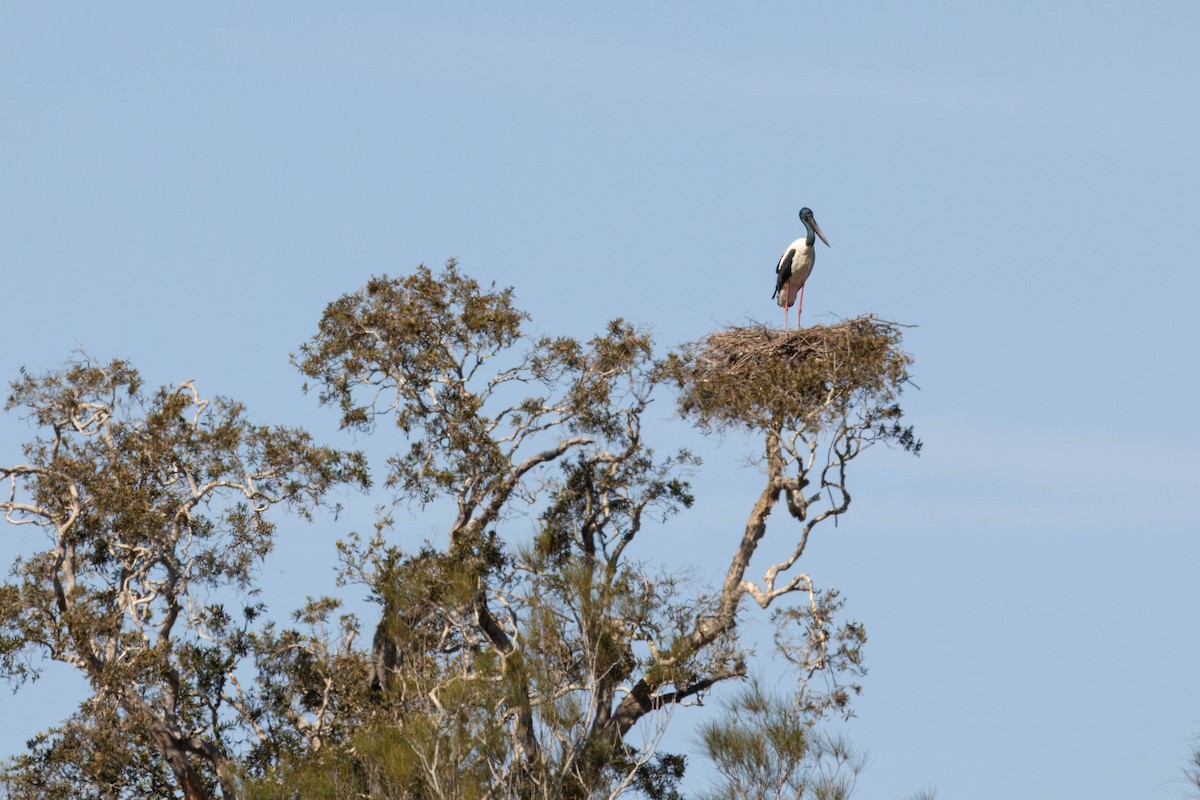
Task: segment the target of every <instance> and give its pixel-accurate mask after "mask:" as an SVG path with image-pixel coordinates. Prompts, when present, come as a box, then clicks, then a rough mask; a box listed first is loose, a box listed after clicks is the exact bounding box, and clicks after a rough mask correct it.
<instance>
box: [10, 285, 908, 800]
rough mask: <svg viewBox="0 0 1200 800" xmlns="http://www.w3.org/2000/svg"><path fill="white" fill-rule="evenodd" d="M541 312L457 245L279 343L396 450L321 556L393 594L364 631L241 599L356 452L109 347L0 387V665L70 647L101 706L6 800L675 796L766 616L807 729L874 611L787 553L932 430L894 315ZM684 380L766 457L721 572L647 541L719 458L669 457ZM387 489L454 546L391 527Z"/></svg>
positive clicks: (725, 540)
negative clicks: (9, 446)
mask: <svg viewBox="0 0 1200 800" xmlns="http://www.w3.org/2000/svg"><path fill="white" fill-rule="evenodd" d="M527 323H528V316H527V315H526V314H525V313H524V312H522V311H521V310H520V309H519V308H517V306H516V305H515V302H514V298H513V293H512V291H511V290H509V289H499V290H498V289H495V288H485V287H482V286H480V285H479V283H478V282H476V281H475V280H473V279H471V278H470V277H468V276H467V275H465V274H464V273H463V272H462V271H461V270H460V269H459V268H458V266H457V264H455V263H454V262H449V263H448V264H447V266H446V267H445V269H443V270H441V271H438V272H435V271H433V270H430V269H428V268H426V267H423V266H422V267H419V268H418V269H416V270H415V271H414V272H413V273H412V274H409V275H406V276H403V277H399V278H389V277H386V276H385V277H380V278H374V279H372V280H371V281H369V282H368V283H367V284H366V286H364V287H363V288H361V289H359V290H357V291H354V292H351V293H349V294H346V295H345V296H343V297H341V298H338V299H337V300H335V301H334V302H332V303H331V304H329V306H328V307H327V309H326V310H325V313H324V315H323V316H322V318H321V320H320V322H319V324H318V327H317V330H316V332H315V334H314V335H313V336H312V337H311V338H310V339H309V340H308V341H307V342H306V343H304V344H303V345H302V346H301V347H300V349H299V351H298V352H297V353H296V355H295V356H294V362H295V364H296V366H297V367H298V369H299V370H300V371H301V373H302V374H303V375H304V376H305V377H306V379H307V380H308V382H309V385H308V387H307V388H308V389H311V390H312V391H314V392H315V393H316V395H317V398H318V400H319V402H320V403H322V404H324V405H327V406H332V407H334V408H336V409H337V411H338V412H339V414H340V419H341V425H342V426H343V428H346V429H348V430H351V431H354V432H357V433H360V434H369V435H372V436H374V437H377V438H378V439H379V440H382V441H383V442H385V443H387V444H388V447H387V449H389V450H390V451H391V455H390V457H389V458H388V459H387V461H386V466H385V468H384V470H383V482H382V486H383V491H385V492H387V493H389V494H390V497H389V498H387V501H386V502H385V503H383V504H382V505H381V506H380V509H379V518H378V522H377V525H376V528H375V530H374V531H373V532H370V533H364V534H363V535H358V534H350V535H347V536H345V537H344V538H343V539H341V540H340V541H339V542H338V543H337V550H336V554H335V556H333V557H331V566H336V567H337V569H338V571H339V577H340V579H341V580H342V581H345V582H356V583H360V584H363V585H365V586H366V587H368V589H369V590H370V593H371V596H372V597H373V598H374V599H375V600H377V601H378V603H379V610H380V614H379V619H378V622H377V623H375V625H374V631H373V635H372V636H370V637H362V636H361V635H360V631H361V628H362V623H360V621H359V620H358V619H357V618H356V617H355V616H353V615H351V614H347V613H344V612H343V611H342V609H341V607H340V601H339V599H337V598H314V599H312V600H311V601H310V602H309V603H308V605H307V606H306V607H305V608H303V609H301V610H299V611H298V612H297V613H296V614H295V617H294V619H293V623H294V624H291V625H283V624H281V623H280V622H279V621H277V620H268V619H266V618H265V617H264V616H263V608H262V607H261V606H260V605H257V604H256V603H255V600H254V598H253V597H252V596H250V597H248V599H247V600H246V601H245V602H244V603H243V604H242V606H243V607H242V608H241V609H240V610H239V609H235V608H233V606H232V605H230V603H229V602H227V598H229V597H232V596H233V595H234V594H236V593H237V592H242V593H244V594H248V595H252V593H253V590H254V588H255V569H256V568H257V566H258V565H259V564H260V563H261V562H262V560H263V559H264V558H266V557H267V555H268V553H269V551H270V550H271V547H272V543H273V541H274V526H273V524H272V522H271V521H270V520H269V519H268V513H269V512H271V510H272V508H273V507H276V506H284V507H290V508H292V509H293V510H295V511H297V512H298V513H299V514H301V515H302V516H306V515H311V514H312V513H313V512H314V510H315V509H316V508H318V507H319V506H320V505H322V504H325V503H326V502H327V501H326V499H325V497H326V493H327V491H328V490H329V489H330V488H331V487H333V486H335V485H337V484H341V483H350V484H358V485H364V486H365V485H366V482H367V475H366V466H365V463H364V459H363V457H362V456H361V455H359V454H354V453H346V452H341V451H337V450H333V449H329V448H323V447H318V446H316V445H314V444H313V443H312V441H311V439H310V438H309V437H308V435H307V434H305V433H304V432H302V431H297V430H291V429H284V428H266V427H259V426H255V425H252V424H250V423H249V422H248V421H247V420H246V419H245V416H244V413H243V409H242V408H241V406H239V405H238V404H237V403H234V402H232V401H228V400H223V399H220V398H217V399H214V400H205V399H202V398H201V395H200V394H199V392H198V391H197V390H196V389H195V388H194V386H193V385H192V383H191V382H185V383H183V384H180V385H179V386H176V387H173V388H163V389H159V390H157V391H156V392H146V391H145V390H144V389H143V386H142V381H141V378H140V376H138V374H137V372H136V371H134V370H133V369H132V368H131V367H129V366H128V365H127V364H124V363H122V362H113V363H111V364H107V365H96V364H93V363H91V362H90V361H88V360H86V359H80V360H78V361H77V362H76V363H74V364H72V365H70V366H69V367H68V368H67V369H64V370H61V371H57V372H51V373H47V374H46V375H42V376H36V377H35V376H30V375H25V376H24V377H23V378H22V379H21V380H19V381H17V382H16V383H15V384H14V385H13V392H12V395H11V397H10V400H9V404H8V407H9V408H10V409H19V410H21V411H23V412H25V413H26V414H28V415H29V418H30V420H31V421H32V422H33V423H34V425H36V426H37V429H38V434H37V435H36V436H35V438H34V439H33V440H32V441H31V442H30V443H29V444H28V445H27V447H26V451H25V461H24V463H21V464H15V465H13V466H10V467H2V468H0V479H3V480H4V481H5V482H6V484H7V495H6V498H7V499H5V500H4V501H3V503H0V508H3V509H4V511H5V515H6V519H7V520H8V522H9V523H11V528H12V530H13V531H15V532H17V533H20V532H22V531H37V530H40V531H41V532H42V533H43V534H44V538H43V540H42V541H43V543H44V544H43V545H42V549H37V548H36V547H33V546H32V545H27V546H25V549H24V550H23V553H24V554H23V555H21V556H20V557H18V558H17V560H16V563H15V565H14V568H13V572H12V579H11V580H10V581H9V582H7V583H6V584H5V585H4V586H3V588H2V589H0V667H2V668H3V671H4V672H5V674H6V675H8V676H9V677H11V678H13V679H15V680H17V681H20V680H22V679H24V678H27V677H30V676H31V675H32V674H34V672H35V671H36V668H37V666H38V665H39V663H40V662H39V661H38V659H39V658H46V657H48V658H50V659H54V660H58V661H61V662H64V663H66V664H69V665H71V666H73V667H75V668H76V669H78V670H79V671H80V672H81V673H82V674H83V675H84V676H85V677H86V678H87V679H88V681H89V684H90V686H91V690H92V695H91V696H90V697H89V698H88V700H87V701H85V702H84V703H83V704H82V705H81V707H80V709H79V711H78V712H77V713H76V715H75V716H74V717H72V718H71V719H70V720H68V721H66V722H65V723H63V724H62V725H59V726H57V727H56V728H54V729H51V730H50V731H47V732H46V733H45V734H43V735H42V736H41V737H39V738H38V739H37V740H36V741H35V742H33V743H32V746H31V748H30V750H29V752H28V753H26V754H24V755H22V756H20V757H18V758H17V759H16V760H15V762H13V763H12V764H11V765H10V767H9V769H8V772H7V780H8V781H9V784H8V785H9V789H10V792H12V793H14V794H16V795H17V796H38V797H53V796H62V797H68V796H70V797H75V796H87V797H97V798H100V797H104V798H108V797H156V796H157V797H165V796H176V795H177V794H178V793H179V792H182V793H183V794H184V796H186V797H188V798H202V797H215V796H217V795H220V796H222V797H225V798H233V797H244V798H300V797H303V798H349V797H364V798H365V797H372V798H484V797H495V798H507V797H521V798H535V797H547V798H548V797H554V798H560V797H561V798H583V797H588V798H591V797H616V796H619V795H623V794H631V793H636V794H641V795H644V796H648V797H653V798H662V800H673V799H676V798H679V797H680V792H679V786H680V783H679V782H680V779H681V777H682V775H683V771H684V760H683V758H682V757H681V756H678V755H674V754H669V753H660V752H657V744H658V738H659V737H660V736H661V735H662V733H663V732H664V730H665V729H666V726H667V725H668V724H671V723H672V721H673V720H675V719H677V718H678V717H679V716H680V715H679V714H672V711H673V710H674V709H680V708H682V707H684V706H687V705H690V704H693V703H696V702H698V701H699V700H700V699H701V698H703V697H705V696H706V695H707V694H709V693H710V692H712V690H713V689H714V688H716V687H718V686H720V685H721V684H723V683H726V682H730V681H736V680H739V679H741V678H743V677H745V676H746V675H747V673H748V666H747V664H748V661H749V659H750V656H751V653H752V651H753V650H754V648H755V646H756V644H757V643H756V642H754V641H743V638H742V632H743V628H744V625H745V622H746V621H747V620H748V619H750V618H751V615H752V614H761V615H764V616H766V617H768V618H769V619H771V620H773V621H774V623H775V625H776V635H775V641H774V646H775V647H776V648H777V649H778V651H779V652H780V653H781V654H782V655H783V656H784V657H785V658H787V659H789V660H790V661H791V663H792V664H793V666H794V667H795V670H796V675H797V691H796V694H795V697H794V703H795V705H794V710H793V713H792V716H789V717H787V719H788V720H790V723H789V724H792V725H794V726H799V727H800V728H803V729H804V730H802V731H801V734H802V735H803V736H808V734H807V732H806V731H807V729H809V728H811V727H812V726H813V725H814V724H815V723H816V721H817V720H819V719H820V718H821V717H822V716H823V715H825V714H827V713H847V711H848V708H849V704H850V702H851V699H852V696H853V694H854V693H855V691H856V689H857V687H856V685H855V684H854V682H853V680H854V677H855V676H856V675H857V674H858V673H860V672H861V670H862V645H863V642H864V641H865V637H866V634H865V630H864V628H863V627H862V626H861V625H859V624H858V623H855V622H847V621H843V620H841V619H840V615H839V608H840V604H841V600H840V598H839V596H838V594H837V593H836V591H834V590H832V589H831V588H828V587H821V586H820V585H819V583H820V582H819V581H818V580H817V579H815V578H814V577H813V576H810V575H809V574H807V573H805V572H803V571H801V569H800V567H801V558H802V556H803V554H804V552H805V548H806V547H807V543H808V541H809V538H810V535H811V534H812V533H813V532H814V530H815V529H816V528H817V527H818V526H820V525H822V524H824V523H828V522H829V521H831V520H836V519H837V517H839V516H840V515H841V514H844V513H845V512H846V511H847V510H848V509H849V506H850V497H851V496H850V490H849V484H848V479H847V476H848V467H849V465H850V464H851V462H852V461H853V460H854V459H856V458H857V457H858V456H859V455H860V454H861V453H862V452H863V451H864V450H865V449H867V448H869V447H870V446H872V445H873V444H876V443H880V442H883V443H889V444H895V445H899V446H901V447H904V448H906V449H909V450H914V451H915V450H917V449H919V446H920V443H919V442H918V441H917V440H916V439H915V438H914V436H913V434H912V431H911V429H910V428H906V427H904V426H902V425H901V421H902V414H901V411H900V408H899V406H898V405H897V402H896V401H897V397H898V395H899V392H900V390H901V389H902V388H903V385H904V384H905V382H906V381H907V378H908V373H907V367H908V365H909V359H908V356H907V355H906V354H905V353H904V352H903V351H902V350H901V349H900V334H901V330H900V328H899V327H898V326H896V325H894V324H891V323H887V322H882V321H879V320H875V319H872V318H861V319H858V320H851V321H849V322H846V323H841V324H838V325H833V326H817V327H814V328H808V329H803V330H801V331H797V332H792V333H784V332H779V331H770V330H766V329H764V328H761V327H750V328H732V329H728V330H725V331H719V332H717V333H714V334H712V335H711V336H709V337H706V338H705V339H703V340H701V341H700V342H697V343H694V344H692V345H685V346H684V347H682V348H679V349H676V350H675V351H673V352H669V353H661V352H659V351H656V349H655V346H654V342H653V341H652V338H651V336H650V335H649V333H648V332H647V331H645V330H643V329H640V328H638V327H636V326H634V325H632V324H630V323H628V322H626V321H624V320H620V319H618V320H614V321H613V322H611V323H610V324H609V325H608V326H607V327H606V328H605V329H604V330H603V331H602V332H601V333H599V334H597V335H596V336H594V337H592V338H590V339H587V340H581V339H576V338H572V337H565V336H533V335H531V334H529V333H528V332H527V330H526V326H527ZM669 396H674V397H675V398H676V400H677V410H678V416H679V418H680V419H681V420H682V421H683V423H684V424H687V425H689V426H691V427H692V428H694V429H695V430H697V431H699V432H701V433H705V432H723V431H727V430H730V429H735V430H738V431H741V432H744V433H746V434H748V435H749V436H750V437H751V441H754V442H758V443H761V447H762V449H761V452H760V453H759V454H758V455H759V457H760V460H761V464H762V467H763V469H762V475H763V484H762V488H761V490H760V491H759V493H758V494H757V496H755V497H750V498H747V518H746V522H745V523H744V525H741V526H739V527H738V528H737V529H736V530H730V531H727V532H722V531H714V530H709V531H708V533H707V536H708V540H707V541H706V542H705V548H706V551H708V552H709V553H721V552H722V551H724V552H725V553H726V556H725V557H726V558H727V561H726V562H725V567H724V578H723V579H722V581H721V582H720V583H719V585H716V586H712V587H704V586H702V585H699V583H698V582H696V581H691V580H686V579H684V578H681V577H680V575H681V570H680V569H679V567H680V566H681V565H680V564H677V563H656V564H651V563H645V562H643V561H639V560H638V559H637V558H635V553H637V552H639V549H638V548H637V547H636V546H635V543H636V542H637V541H638V540H639V537H645V536H647V535H653V533H654V532H655V531H656V530H658V529H659V528H660V526H661V525H662V524H663V523H664V522H666V521H667V520H668V519H669V518H671V517H674V516H675V515H678V514H681V513H682V512H684V511H685V510H686V509H688V508H689V507H691V506H692V504H693V502H694V497H693V494H692V489H691V486H690V485H689V482H688V479H689V476H690V475H691V474H692V473H694V472H695V471H697V470H700V469H701V468H702V465H701V464H700V463H699V461H698V459H696V458H695V457H694V456H693V455H692V454H691V453H690V452H688V451H687V450H679V451H674V452H668V453H663V452H659V451H658V450H657V449H655V448H654V447H653V446H652V443H651V441H650V434H651V432H652V431H650V430H649V429H650V428H651V427H652V426H651V425H649V424H647V411H648V409H649V408H651V404H652V403H653V402H654V401H655V400H656V399H658V398H662V397H669ZM659 407H661V406H659ZM658 416H660V417H661V416H662V415H661V414H659V415H658ZM725 467H727V465H726V464H716V465H715V469H717V470H720V469H723V468H725ZM708 468H709V469H713V468H714V467H713V466H711V465H710V466H708ZM398 506H399V507H406V508H408V509H410V510H411V511H412V512H413V513H414V514H415V515H417V516H418V518H419V519H421V521H422V527H424V528H426V529H428V524H427V523H428V522H429V521H438V524H439V525H440V530H441V533H440V535H437V536H433V537H432V538H430V539H428V540H425V541H413V540H412V538H411V536H404V535H401V536H397V535H396V528H397V527H398V526H397V525H396V524H395V518H396V517H397V516H398V515H397V514H396V513H395V510H396V508H397V507H398ZM769 521H770V522H771V524H772V525H773V526H774V525H778V526H779V531H778V532H777V533H775V534H774V535H773V536H772V537H770V539H768V538H767V537H766V536H765V534H766V530H767V525H768V522H769ZM710 527H711V526H710ZM400 533H401V534H406V533H407V532H406V531H400ZM691 558H692V555H691V554H681V560H682V561H687V560H690V559H691ZM334 562H336V563H334ZM752 562H753V563H755V564H759V565H765V567H766V568H765V572H764V573H763V574H762V575H761V577H756V576H754V575H752V574H751V571H750V565H751V563H752ZM364 638H369V639H370V644H369V646H368V645H367V643H366V642H365V641H364ZM714 741H716V740H714ZM804 741H816V739H815V738H812V737H809V738H807V739H804ZM714 757H717V754H716V751H714ZM726 763H727V764H728V765H730V766H731V768H732V765H733V762H726Z"/></svg>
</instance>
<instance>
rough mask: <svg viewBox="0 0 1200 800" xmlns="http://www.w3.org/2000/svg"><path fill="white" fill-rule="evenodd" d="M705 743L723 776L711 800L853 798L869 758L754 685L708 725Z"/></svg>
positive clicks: (793, 706)
mask: <svg viewBox="0 0 1200 800" xmlns="http://www.w3.org/2000/svg"><path fill="white" fill-rule="evenodd" d="M700 743H701V745H702V746H703V748H704V751H705V754H706V755H707V756H708V757H709V758H710V759H712V761H713V763H714V764H715V766H716V767H717V771H718V772H719V773H720V775H721V782H720V783H719V784H717V785H716V786H715V787H714V788H713V789H712V791H710V792H708V793H705V794H704V795H702V796H703V797H705V798H707V799H708V800H726V799H728V800H740V799H741V798H751V797H753V798H778V799H779V800H784V799H785V798H786V799H787V800H802V799H804V798H813V800H827V799H828V800H835V799H836V800H840V799H841V798H845V797H849V796H850V793H851V792H852V791H853V788H854V782H855V778H856V777H857V775H858V774H859V772H860V771H861V770H862V768H863V766H864V764H865V759H864V758H863V757H862V756H860V755H858V754H856V753H855V752H854V751H853V750H852V749H851V748H850V747H849V746H848V745H846V744H845V743H844V742H842V741H840V740H837V739H831V738H829V737H825V736H822V735H820V734H819V733H817V732H816V731H815V730H814V729H813V718H812V717H811V716H810V715H809V713H808V712H807V711H806V710H805V709H804V708H803V707H802V705H798V704H797V703H794V702H792V701H790V700H788V699H787V698H783V697H779V696H776V695H773V694H771V693H769V692H767V691H766V690H765V689H764V688H763V687H762V685H761V684H759V683H758V682H757V681H751V682H750V683H749V685H747V686H746V687H744V688H743V689H742V690H741V691H740V692H739V693H738V694H737V695H736V696H735V697H734V698H733V699H732V700H730V701H729V702H727V703H725V714H724V715H723V717H722V719H720V720H718V721H715V722H710V723H708V724H706V725H704V726H703V727H702V728H701V731H700Z"/></svg>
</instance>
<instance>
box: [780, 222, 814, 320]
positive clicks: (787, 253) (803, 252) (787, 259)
mask: <svg viewBox="0 0 1200 800" xmlns="http://www.w3.org/2000/svg"><path fill="white" fill-rule="evenodd" d="M816 260H817V248H816V243H815V242H814V243H813V244H811V245H810V244H809V243H808V240H807V239H797V240H796V241H794V242H792V243H791V244H790V245H788V248H787V250H784V251H783V255H782V256H780V257H779V264H778V265H776V267H775V275H776V278H778V276H779V275H780V273H782V272H783V271H784V270H788V271H790V273H791V275H790V276H789V277H787V278H786V279H785V280H786V281H787V285H786V288H787V292H786V293H785V292H783V291H780V292H779V295H778V298H777V300H776V302H777V303H779V306H780V307H781V308H791V307H792V306H794V305H796V295H798V294H800V289H801V288H803V287H804V282H805V281H807V280H808V276H809V275H811V274H812V268H813V262H815V261H816ZM785 303H786V305H785Z"/></svg>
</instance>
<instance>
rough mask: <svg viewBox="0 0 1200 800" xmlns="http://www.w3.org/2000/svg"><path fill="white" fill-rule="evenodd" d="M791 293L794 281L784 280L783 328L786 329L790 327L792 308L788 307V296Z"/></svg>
mask: <svg viewBox="0 0 1200 800" xmlns="http://www.w3.org/2000/svg"><path fill="white" fill-rule="evenodd" d="M791 293H792V282H791V281H784V282H783V329H784V330H785V331H786V330H787V329H788V327H787V325H788V320H787V318H788V312H789V311H791V309H790V308H788V296H789V295H791Z"/></svg>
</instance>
